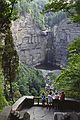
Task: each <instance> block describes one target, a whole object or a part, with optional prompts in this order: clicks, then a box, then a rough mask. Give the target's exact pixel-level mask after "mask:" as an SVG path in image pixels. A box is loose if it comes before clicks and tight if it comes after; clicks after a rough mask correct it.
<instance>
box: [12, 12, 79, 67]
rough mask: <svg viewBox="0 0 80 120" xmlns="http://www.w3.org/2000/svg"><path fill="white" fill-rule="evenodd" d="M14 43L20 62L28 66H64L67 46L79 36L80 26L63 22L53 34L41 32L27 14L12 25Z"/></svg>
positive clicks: (55, 28) (66, 21) (67, 21)
mask: <svg viewBox="0 0 80 120" xmlns="http://www.w3.org/2000/svg"><path fill="white" fill-rule="evenodd" d="M12 33H13V37H14V43H15V46H16V48H17V51H18V54H19V58H20V61H21V62H22V63H25V64H29V65H33V66H36V65H40V64H42V65H43V64H45V66H47V65H50V66H55V65H57V66H65V65H66V62H67V50H66V48H67V45H68V43H69V42H71V41H72V40H73V39H74V38H75V37H77V36H80V25H78V24H72V23H70V21H69V20H63V21H62V22H61V23H60V25H59V26H56V27H54V32H50V31H41V30H40V29H39V28H38V27H37V26H36V25H35V23H34V21H33V20H32V17H31V16H30V15H29V14H26V17H23V16H21V17H20V18H19V19H18V20H16V21H15V22H14V23H13V24H12Z"/></svg>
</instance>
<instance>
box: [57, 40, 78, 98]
mask: <svg viewBox="0 0 80 120" xmlns="http://www.w3.org/2000/svg"><path fill="white" fill-rule="evenodd" d="M68 51H69V57H68V66H67V68H65V69H63V70H62V72H61V74H60V76H59V77H58V79H57V80H56V81H55V84H56V86H57V88H58V89H61V90H64V91H65V92H66V95H68V96H70V97H71V96H72V97H77V98H79V97H80V38H77V39H75V40H74V42H73V43H71V44H70V45H69V47H68Z"/></svg>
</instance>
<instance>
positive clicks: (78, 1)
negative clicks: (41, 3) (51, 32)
mask: <svg viewBox="0 0 80 120" xmlns="http://www.w3.org/2000/svg"><path fill="white" fill-rule="evenodd" d="M49 11H52V12H58V11H65V12H68V15H70V16H72V19H73V21H74V22H80V0H49V3H48V4H47V5H46V6H45V9H44V12H49Z"/></svg>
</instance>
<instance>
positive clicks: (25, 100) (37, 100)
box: [8, 96, 80, 120]
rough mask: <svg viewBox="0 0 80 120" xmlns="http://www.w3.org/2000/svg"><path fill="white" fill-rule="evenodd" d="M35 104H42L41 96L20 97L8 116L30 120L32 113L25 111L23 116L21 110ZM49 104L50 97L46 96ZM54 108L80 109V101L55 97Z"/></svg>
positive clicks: (16, 119) (10, 118) (12, 118)
mask: <svg viewBox="0 0 80 120" xmlns="http://www.w3.org/2000/svg"><path fill="white" fill-rule="evenodd" d="M33 106H42V103H41V97H33V96H23V97H21V98H19V99H18V100H17V101H16V102H15V103H14V104H13V105H12V108H11V112H10V115H9V117H8V120H25V118H26V120H30V115H29V114H28V113H27V112H24V114H23V115H22V117H21V113H20V111H22V110H24V109H26V108H30V107H33ZM47 106H48V98H46V103H45V107H47ZM50 107H53V108H56V110H59V111H61V112H62V111H75V112H79V111H80V101H78V100H74V99H66V100H64V101H60V100H55V99H53V104H52V106H50Z"/></svg>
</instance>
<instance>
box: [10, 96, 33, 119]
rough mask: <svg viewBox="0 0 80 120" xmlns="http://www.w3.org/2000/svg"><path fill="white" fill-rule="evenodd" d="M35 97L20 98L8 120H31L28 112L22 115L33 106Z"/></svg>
mask: <svg viewBox="0 0 80 120" xmlns="http://www.w3.org/2000/svg"><path fill="white" fill-rule="evenodd" d="M33 104H34V99H33V96H23V97H21V98H19V99H18V100H17V101H16V102H15V103H14V104H13V105H12V107H11V111H10V114H9V117H8V120H30V115H29V113H27V112H25V111H24V112H23V115H22V114H21V112H20V111H21V110H23V109H24V108H28V107H31V106H33Z"/></svg>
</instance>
